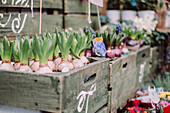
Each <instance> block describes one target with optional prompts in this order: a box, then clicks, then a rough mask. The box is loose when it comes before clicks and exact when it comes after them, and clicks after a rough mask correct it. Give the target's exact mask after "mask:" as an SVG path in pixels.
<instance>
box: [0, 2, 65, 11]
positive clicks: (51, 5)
mask: <svg viewBox="0 0 170 113" xmlns="http://www.w3.org/2000/svg"><path fill="white" fill-rule="evenodd" d="M15 2H16V0H15ZM15 2H14V3H15ZM24 4H25V2H24ZM33 5H34V8H39V7H40V0H34V4H33ZM30 6H31V0H29V7H30ZM0 7H23V5H21V3H19V4H18V5H15V4H14V5H12V0H7V3H6V4H3V3H2V1H0ZM42 7H43V8H55V9H62V8H63V7H62V0H42Z"/></svg>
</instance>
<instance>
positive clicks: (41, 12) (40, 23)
mask: <svg viewBox="0 0 170 113" xmlns="http://www.w3.org/2000/svg"><path fill="white" fill-rule="evenodd" d="M41 23H42V0H40V23H39V34H41Z"/></svg>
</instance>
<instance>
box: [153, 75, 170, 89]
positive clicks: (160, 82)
mask: <svg viewBox="0 0 170 113" xmlns="http://www.w3.org/2000/svg"><path fill="white" fill-rule="evenodd" d="M152 84H153V85H154V86H155V87H157V88H158V87H163V88H164V91H168V92H170V73H165V74H164V75H159V76H158V77H157V78H155V79H154V80H153V81H152Z"/></svg>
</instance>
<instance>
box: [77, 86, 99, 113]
mask: <svg viewBox="0 0 170 113" xmlns="http://www.w3.org/2000/svg"><path fill="white" fill-rule="evenodd" d="M95 91H96V84H94V85H92V86H91V88H90V91H88V92H85V91H81V92H80V94H79V95H78V96H77V99H79V104H78V107H77V110H78V112H81V111H82V110H83V107H84V104H85V101H86V96H87V101H86V111H85V113H87V112H88V103H89V98H90V96H91V95H93V93H94V92H95Z"/></svg>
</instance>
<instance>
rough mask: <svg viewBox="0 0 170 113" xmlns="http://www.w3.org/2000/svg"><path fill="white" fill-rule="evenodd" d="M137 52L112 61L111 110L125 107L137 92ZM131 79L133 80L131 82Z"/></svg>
mask: <svg viewBox="0 0 170 113" xmlns="http://www.w3.org/2000/svg"><path fill="white" fill-rule="evenodd" d="M135 65H136V54H135V53H133V52H132V53H131V54H129V55H127V56H124V57H121V58H118V59H116V60H114V61H111V62H110V70H111V71H110V77H111V78H110V83H111V88H112V93H111V111H112V112H114V111H115V109H118V108H119V107H123V106H124V105H125V104H126V101H127V100H128V99H131V98H132V97H133V95H134V93H135V83H136V66H135ZM129 81H131V82H129Z"/></svg>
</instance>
